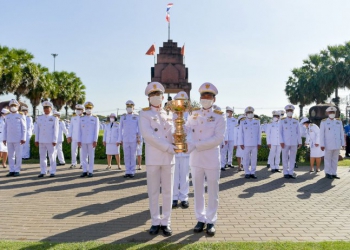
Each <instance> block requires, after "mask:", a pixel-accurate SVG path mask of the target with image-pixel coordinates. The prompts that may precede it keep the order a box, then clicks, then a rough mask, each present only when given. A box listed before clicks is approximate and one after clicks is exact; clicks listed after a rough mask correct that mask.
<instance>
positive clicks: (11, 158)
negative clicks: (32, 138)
mask: <svg viewBox="0 0 350 250" xmlns="http://www.w3.org/2000/svg"><path fill="white" fill-rule="evenodd" d="M26 133H27V129H26V118H25V116H24V115H23V114H22V113H18V112H16V113H12V112H11V113H9V114H8V115H6V116H5V126H4V134H3V141H6V145H7V150H8V163H9V172H10V173H19V172H20V170H21V165H22V147H21V140H22V141H25V140H26ZM15 159H16V161H15Z"/></svg>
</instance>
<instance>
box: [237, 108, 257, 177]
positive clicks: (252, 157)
mask: <svg viewBox="0 0 350 250" xmlns="http://www.w3.org/2000/svg"><path fill="white" fill-rule="evenodd" d="M245 115H246V118H243V119H242V120H241V122H240V125H239V126H240V127H241V129H240V132H241V134H240V135H239V137H238V144H239V145H240V147H241V149H243V150H244V156H243V159H244V163H243V167H244V173H245V178H246V179H249V178H253V179H257V176H256V175H255V171H256V164H257V161H258V149H259V148H260V145H261V129H260V120H259V119H258V118H254V108H253V107H251V106H249V107H247V108H246V109H245ZM249 163H250V164H249ZM249 165H251V169H249Z"/></svg>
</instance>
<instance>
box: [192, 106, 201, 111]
mask: <svg viewBox="0 0 350 250" xmlns="http://www.w3.org/2000/svg"><path fill="white" fill-rule="evenodd" d="M200 109H201V108H198V107H196V108H193V109H192V111H196V110H200Z"/></svg>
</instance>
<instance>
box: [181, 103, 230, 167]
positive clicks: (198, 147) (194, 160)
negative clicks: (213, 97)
mask: <svg viewBox="0 0 350 250" xmlns="http://www.w3.org/2000/svg"><path fill="white" fill-rule="evenodd" d="M186 127H188V128H189V129H191V130H192V143H193V144H194V145H195V149H194V150H193V151H192V152H191V154H190V166H191V167H202V168H208V169H217V168H218V169H219V168H220V147H219V145H220V144H221V143H222V142H223V140H224V138H225V131H226V117H225V115H224V114H223V112H221V111H216V110H215V111H213V109H212V108H211V109H208V110H204V109H199V110H194V111H193V112H192V114H191V115H190V116H189V117H188V120H187V123H186Z"/></svg>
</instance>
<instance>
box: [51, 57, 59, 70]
mask: <svg viewBox="0 0 350 250" xmlns="http://www.w3.org/2000/svg"><path fill="white" fill-rule="evenodd" d="M51 55H52V56H53V72H55V67H56V56H58V54H51Z"/></svg>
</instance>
